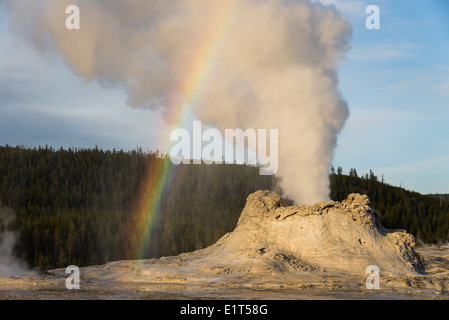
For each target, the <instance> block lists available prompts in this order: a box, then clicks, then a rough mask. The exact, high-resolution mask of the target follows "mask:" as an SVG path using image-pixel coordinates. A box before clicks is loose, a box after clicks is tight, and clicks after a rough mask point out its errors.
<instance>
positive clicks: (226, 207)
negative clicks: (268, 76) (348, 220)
mask: <svg viewBox="0 0 449 320" xmlns="http://www.w3.org/2000/svg"><path fill="white" fill-rule="evenodd" d="M167 168H170V169H171V170H172V174H171V175H170V176H171V177H173V179H174V180H173V183H171V184H170V187H169V188H168V189H167V190H165V192H164V193H162V195H161V200H160V202H159V203H160V206H159V207H158V208H157V214H156V215H155V218H154V221H153V222H152V223H151V226H152V228H151V231H152V232H151V233H150V237H149V238H148V240H147V242H148V248H147V250H145V252H144V255H143V256H142V255H140V254H139V248H140V245H141V244H142V243H141V242H142V240H141V238H140V233H141V229H139V228H138V227H140V226H141V223H142V219H141V217H142V216H141V215H140V213H141V212H142V211H144V210H145V208H146V204H147V201H145V200H146V197H150V193H151V190H149V189H148V188H149V187H148V186H152V184H151V183H150V184H148V182H149V181H151V180H158V179H159V178H160V176H161V174H162V173H161V172H162V171H163V170H164V169H167ZM330 181H331V194H330V196H331V198H332V199H334V200H337V201H341V200H343V199H345V198H346V197H347V195H348V194H350V193H353V192H358V193H363V194H367V195H368V196H369V197H370V199H371V200H372V202H373V205H374V207H375V208H376V209H377V210H378V211H379V212H380V213H381V214H382V224H383V225H384V226H385V227H388V228H402V229H406V230H407V231H408V232H410V233H412V234H414V235H415V236H416V237H418V238H420V239H421V240H423V241H425V242H436V241H439V240H448V239H449V202H448V201H447V200H446V199H445V198H444V197H436V196H425V195H421V194H418V193H414V192H410V191H406V190H404V189H402V188H397V187H393V186H390V185H388V184H386V183H384V182H383V181H382V179H381V180H379V179H378V178H377V177H376V176H375V175H374V173H372V172H370V174H366V175H364V176H360V177H359V176H358V175H357V172H355V170H354V169H351V171H350V173H349V175H346V174H343V170H342V169H341V168H338V170H337V172H335V171H334V170H333V169H332V170H331V174H330ZM277 185H278V183H277V181H276V179H275V178H273V177H271V176H260V175H259V169H258V168H256V167H253V166H246V165H229V164H228V165H205V164H203V165H181V166H173V165H172V164H171V162H170V160H169V159H168V158H167V157H163V156H161V155H160V154H159V153H157V152H156V153H153V152H142V150H140V149H139V150H134V151H129V152H124V151H115V150H113V151H103V150H100V149H98V148H95V149H80V150H77V149H68V150H64V149H59V150H55V149H52V148H48V147H45V148H41V147H39V148H35V149H29V148H28V149H27V148H23V147H9V146H5V147H0V232H1V231H4V230H5V229H6V228H8V229H10V230H17V231H19V232H20V236H21V239H20V240H21V241H20V242H19V245H18V247H17V248H16V249H17V250H16V252H20V253H21V254H22V257H23V258H24V259H26V260H27V262H28V263H29V264H30V265H31V266H37V267H39V268H40V269H42V270H45V269H49V268H56V267H66V266H67V265H68V264H76V265H78V266H84V265H91V264H101V263H105V262H108V261H113V260H120V259H136V258H149V257H160V256H166V255H176V254H179V253H181V252H187V251H193V250H196V249H200V248H204V247H206V246H208V245H210V244H212V243H214V242H216V241H217V240H218V239H219V238H220V237H221V236H222V235H224V234H225V233H226V232H229V231H232V230H233V229H234V227H235V225H236V223H237V220H238V218H239V215H240V213H241V210H242V209H243V207H244V205H245V201H246V198H247V196H248V195H249V194H250V193H252V192H254V191H256V190H259V189H271V190H275V191H277V192H280V191H279V189H278V188H277ZM11 212H14V213H15V219H14V221H12V219H11V215H12V213H11ZM139 230H140V231H139Z"/></svg>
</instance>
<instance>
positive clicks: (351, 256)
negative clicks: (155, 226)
mask: <svg viewBox="0 0 449 320" xmlns="http://www.w3.org/2000/svg"><path fill="white" fill-rule="evenodd" d="M369 266H376V267H377V268H378V270H379V272H380V274H379V288H378V289H369V286H367V278H368V277H371V276H372V274H371V273H370V270H368V273H367V267H369ZM448 276H449V247H447V246H433V247H432V246H422V247H416V246H415V240H414V237H413V236H412V235H410V234H408V233H406V232H405V231H404V230H387V229H385V228H384V227H382V226H381V224H380V214H379V213H378V212H377V211H376V210H375V209H374V208H373V207H372V206H371V204H370V201H369V199H368V198H367V197H366V196H364V195H360V194H351V195H349V197H348V198H347V199H346V200H344V201H342V202H335V201H329V202H325V203H319V204H315V205H313V206H287V205H286V204H285V203H284V201H283V200H282V199H281V197H280V196H279V195H277V194H274V193H272V192H269V191H257V192H255V193H253V194H251V195H250V196H249V197H248V199H247V203H246V206H245V208H244V210H243V211H242V214H241V216H240V219H239V221H238V223H237V226H236V228H235V229H234V231H232V232H230V233H228V234H226V235H224V236H223V237H222V238H221V239H220V240H218V241H217V242H216V243H215V244H213V245H212V246H209V247H207V248H205V249H202V250H198V251H195V252H191V253H185V254H181V255H179V256H173V257H163V258H160V259H149V260H136V261H116V262H110V263H108V264H105V265H101V266H90V267H84V268H81V275H80V278H81V279H80V281H81V282H80V284H81V287H80V289H79V290H68V289H66V286H65V280H66V278H67V277H68V274H66V273H65V269H56V270H51V271H49V272H47V273H46V274H45V275H42V276H38V275H29V276H25V277H3V278H0V298H2V299H11V298H12V299H27V298H33V299H448V298H449V292H448V290H449V288H448V284H449V282H448ZM370 283H371V282H370Z"/></svg>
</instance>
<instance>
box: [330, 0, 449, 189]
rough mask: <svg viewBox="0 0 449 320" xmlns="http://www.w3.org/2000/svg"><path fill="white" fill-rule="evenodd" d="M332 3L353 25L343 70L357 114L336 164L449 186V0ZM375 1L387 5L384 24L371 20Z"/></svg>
mask: <svg viewBox="0 0 449 320" xmlns="http://www.w3.org/2000/svg"><path fill="white" fill-rule="evenodd" d="M327 2H329V3H331V2H332V3H334V4H335V5H336V6H337V8H340V9H341V11H342V12H343V13H344V14H345V16H346V17H347V18H348V20H349V21H350V22H351V24H352V26H353V38H352V45H353V47H352V49H351V51H350V52H349V53H348V55H347V59H346V61H345V62H344V63H342V65H341V66H340V72H339V77H340V90H341V92H342V94H343V97H344V98H345V100H346V101H347V102H348V104H349V108H350V112H351V115H350V117H349V119H348V121H347V122H346V125H345V127H344V129H343V131H342V133H341V135H340V137H339V140H338V146H337V149H336V151H335V157H334V161H333V162H334V165H335V166H342V167H343V168H344V169H345V171H346V172H347V170H349V168H351V167H354V168H356V170H357V171H358V172H359V173H366V172H368V171H369V170H370V169H372V170H373V171H374V172H375V173H376V174H377V175H378V176H381V175H382V174H383V175H384V177H385V180H386V181H387V182H389V183H390V184H393V185H397V186H399V185H402V186H403V187H405V188H407V189H410V190H415V191H418V192H422V193H437V192H449V139H448V138H449V22H448V19H447V17H448V14H449V1H444V0H442V1H437V0H429V1H417V0H412V1H391V0H390V1H375V0H373V1H357V2H356V3H357V4H356V5H352V4H353V3H355V1H343V0H340V1H327ZM349 4H351V5H349ZM370 4H374V5H377V6H378V7H379V9H380V29H379V30H368V29H367V28H366V27H365V20H366V17H367V16H368V14H366V13H365V10H364V9H365V8H366V7H367V6H368V5H370Z"/></svg>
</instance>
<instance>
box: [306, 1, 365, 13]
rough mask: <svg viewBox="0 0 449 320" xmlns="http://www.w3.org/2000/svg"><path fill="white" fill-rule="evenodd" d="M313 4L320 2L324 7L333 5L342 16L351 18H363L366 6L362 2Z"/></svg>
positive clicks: (323, 2)
mask: <svg viewBox="0 0 449 320" xmlns="http://www.w3.org/2000/svg"><path fill="white" fill-rule="evenodd" d="M315 2H321V3H322V4H324V5H326V6H329V5H334V6H335V7H336V8H337V10H339V11H341V12H342V13H343V14H346V15H349V16H353V17H362V16H365V10H366V7H367V6H368V4H367V2H366V1H362V0H359V1H354V0H315Z"/></svg>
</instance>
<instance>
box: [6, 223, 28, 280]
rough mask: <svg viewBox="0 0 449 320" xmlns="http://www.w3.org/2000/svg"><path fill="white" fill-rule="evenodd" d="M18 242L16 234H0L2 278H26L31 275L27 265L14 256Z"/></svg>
mask: <svg viewBox="0 0 449 320" xmlns="http://www.w3.org/2000/svg"><path fill="white" fill-rule="evenodd" d="M17 241H18V234H17V233H16V232H12V231H6V232H3V233H0V276H24V275H27V274H29V273H30V270H29V269H28V267H27V265H26V263H25V262H23V261H21V260H20V259H19V258H17V257H16V256H15V255H14V247H15V245H16V243H17Z"/></svg>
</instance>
